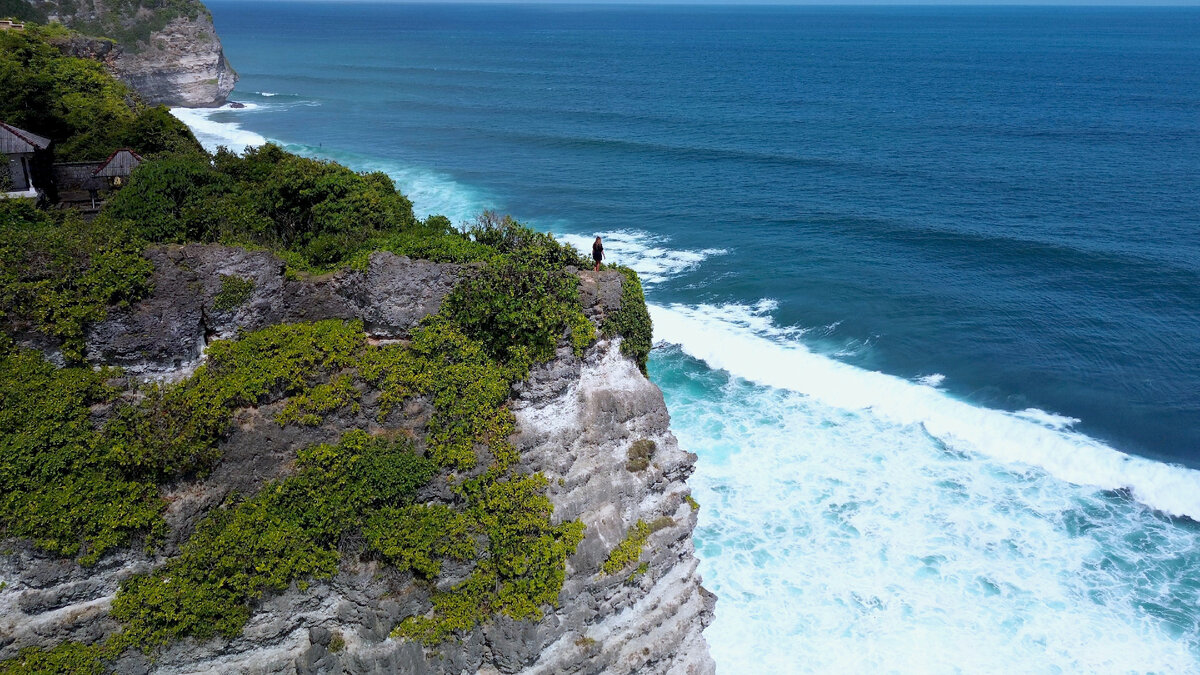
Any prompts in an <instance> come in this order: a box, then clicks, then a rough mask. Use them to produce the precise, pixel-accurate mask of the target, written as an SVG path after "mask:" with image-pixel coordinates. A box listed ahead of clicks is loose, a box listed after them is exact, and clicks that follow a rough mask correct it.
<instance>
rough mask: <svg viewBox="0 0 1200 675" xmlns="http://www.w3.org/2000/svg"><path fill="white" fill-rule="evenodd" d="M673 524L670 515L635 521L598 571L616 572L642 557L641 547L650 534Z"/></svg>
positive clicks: (605, 573) (609, 573)
mask: <svg viewBox="0 0 1200 675" xmlns="http://www.w3.org/2000/svg"><path fill="white" fill-rule="evenodd" d="M674 524H675V521H674V520H673V519H672V518H671V517H670V516H661V517H659V518H655V519H654V520H652V521H651V522H650V523H649V524H647V523H646V522H645V521H643V520H639V521H637V523H635V524H634V526H633V527H631V528H629V532H628V533H627V534H626V535H625V539H623V540H622V541H621V543H619V544H617V547H616V548H614V549H613V550H612V552H610V553H609V554H608V559H606V560H605V561H604V564H603V565H601V566H600V573H601V574H603V575H611V574H616V573H617V572H620V571H621V570H623V569H625V568H627V567H629V566H630V565H632V564H634V563H635V562H637V561H638V559H640V558H641V557H642V549H643V548H644V547H645V546H646V540H647V539H649V538H650V535H651V534H653V533H655V532H658V531H659V530H662V529H664V528H668V527H671V526H672V525H674Z"/></svg>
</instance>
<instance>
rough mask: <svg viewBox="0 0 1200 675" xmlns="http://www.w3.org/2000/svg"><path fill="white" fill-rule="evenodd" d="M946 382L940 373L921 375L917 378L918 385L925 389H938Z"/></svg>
mask: <svg viewBox="0 0 1200 675" xmlns="http://www.w3.org/2000/svg"><path fill="white" fill-rule="evenodd" d="M945 381H946V376H945V375H943V374H941V373H933V374H931V375H922V376H921V377H918V378H917V383H918V384H923V385H925V386H926V387H934V388H937V387H940V386H942V383H943V382H945Z"/></svg>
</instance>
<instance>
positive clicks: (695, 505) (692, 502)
mask: <svg viewBox="0 0 1200 675" xmlns="http://www.w3.org/2000/svg"><path fill="white" fill-rule="evenodd" d="M683 501H685V502H687V504H688V506H690V507H692V510H693V511H699V510H700V502H698V501H696V498H695V497H693V496H691V495H684V496H683Z"/></svg>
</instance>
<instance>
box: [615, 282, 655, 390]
mask: <svg viewBox="0 0 1200 675" xmlns="http://www.w3.org/2000/svg"><path fill="white" fill-rule="evenodd" d="M613 269H616V270H617V271H619V272H621V274H622V275H624V278H623V279H622V280H621V309H620V310H618V311H617V312H615V313H613V314H611V315H610V316H609V317H608V318H607V319H606V320H605V322H604V326H603V330H604V333H605V334H607V335H620V336H621V338H622V340H621V353H622V354H625V355H627V356H630V357H632V358H633V359H634V360H635V361H636V362H637V364H638V369H639V370H641V371H642V374H643V375H645V374H646V361H647V360H648V359H649V358H650V348H651V347H652V346H653V338H654V328H653V326H652V324H651V323H650V312H649V310H647V309H646V297H645V295H644V294H643V293H642V282H641V281H639V280H638V276H637V272H634V271H633V270H631V269H629V268H628V267H614V268H613Z"/></svg>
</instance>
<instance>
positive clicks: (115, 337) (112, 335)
mask: <svg viewBox="0 0 1200 675" xmlns="http://www.w3.org/2000/svg"><path fill="white" fill-rule="evenodd" d="M146 256H147V257H149V258H150V260H152V261H153V262H154V275H153V277H152V278H151V283H152V284H153V286H154V292H153V293H152V294H151V296H150V297H149V298H146V299H145V300H143V301H142V302H140V303H138V304H137V305H135V306H133V307H131V308H128V309H125V310H115V311H112V312H111V313H110V314H109V317H108V318H107V319H106V320H105V321H103V322H101V323H99V324H96V325H94V326H92V327H91V328H90V329H89V331H88V336H87V354H88V358H89V359H90V360H92V361H93V362H96V363H104V364H108V365H114V366H122V367H124V368H126V369H127V370H128V371H129V372H132V373H137V374H144V375H166V374H171V373H174V374H177V375H178V374H185V373H187V372H190V370H191V368H193V367H194V366H195V365H196V363H198V361H199V360H200V358H201V354H202V352H203V349H204V346H205V345H206V344H208V342H209V341H210V340H214V339H225V338H230V337H233V336H235V335H236V333H237V331H238V330H239V329H245V330H256V329H259V328H263V327H266V326H270V325H272V324H277V323H295V322H298V321H318V320H321V319H361V320H362V321H363V325H364V328H365V329H366V331H367V332H368V333H370V334H371V335H373V336H376V337H381V338H392V337H398V336H400V335H403V334H405V333H407V332H408V331H409V330H410V329H411V328H412V327H413V326H415V325H416V324H417V322H418V321H420V320H421V319H422V318H424V317H425V316H427V315H429V314H432V313H434V312H436V311H437V309H438V307H439V306H440V305H441V301H442V298H444V297H445V296H446V294H447V293H449V292H450V291H451V290H452V289H453V288H454V286H455V284H456V283H457V282H458V276H459V273H460V268H459V267H458V266H456V265H442V264H438V263H432V262H429V261H426V260H411V259H409V258H405V257H402V256H397V255H393V254H391V253H375V254H373V255H372V256H371V258H370V261H369V263H368V265H367V269H366V270H365V271H354V270H347V271H342V272H338V273H336V274H330V275H328V276H325V277H320V278H316V279H312V280H290V279H288V278H287V275H286V273H285V265H284V263H283V261H282V260H280V259H279V258H278V257H276V256H275V255H273V254H271V253H268V252H266V251H247V250H244V249H240V248H230V247H226V246H214V245H203V244H190V245H187V246H158V247H153V248H151V249H149V250H148V251H147V252H146ZM222 276H229V277H236V278H238V279H243V280H247V279H248V280H251V281H252V282H253V284H254V286H253V290H252V291H251V293H250V295H249V297H247V298H245V299H244V300H243V301H242V302H241V303H240V304H238V305H237V306H236V307H233V308H230V309H224V310H222V309H218V306H217V305H218V303H217V298H218V296H219V295H220V294H221V277H222Z"/></svg>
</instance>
